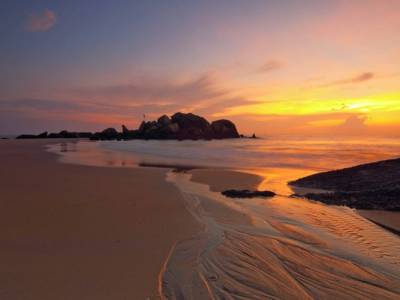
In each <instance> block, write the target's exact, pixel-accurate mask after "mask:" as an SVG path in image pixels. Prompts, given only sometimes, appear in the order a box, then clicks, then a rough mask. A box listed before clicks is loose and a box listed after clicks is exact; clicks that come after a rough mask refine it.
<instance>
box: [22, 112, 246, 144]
mask: <svg viewBox="0 0 400 300" xmlns="http://www.w3.org/2000/svg"><path fill="white" fill-rule="evenodd" d="M239 137H240V135H239V133H238V131H237V129H236V126H235V124H234V123H233V122H231V121H229V120H225V119H223V120H217V121H214V122H212V123H211V124H210V123H209V122H208V121H207V120H206V119H205V118H203V117H201V116H198V115H195V114H192V113H181V112H177V113H175V114H174V115H172V116H171V117H168V116H167V115H163V116H161V117H159V118H158V119H157V121H143V122H142V123H141V124H140V126H139V128H138V129H136V130H130V129H128V128H127V127H126V126H125V125H122V132H118V131H117V130H116V129H115V128H107V129H104V130H103V131H101V132H96V133H90V132H69V131H66V130H63V131H61V132H59V133H50V134H48V133H47V132H43V133H41V134H39V135H27V134H24V135H20V136H18V137H17V138H19V139H27V138H90V139H92V140H131V139H146V140H148V139H169V140H188V139H191V140H198V139H205V140H210V139H227V138H239Z"/></svg>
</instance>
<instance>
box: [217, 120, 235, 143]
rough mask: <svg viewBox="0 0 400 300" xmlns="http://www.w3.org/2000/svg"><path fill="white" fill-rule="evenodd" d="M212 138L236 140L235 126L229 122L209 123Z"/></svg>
mask: <svg viewBox="0 0 400 300" xmlns="http://www.w3.org/2000/svg"><path fill="white" fill-rule="evenodd" d="M211 129H212V131H213V136H214V138H217V139H227V138H238V137H239V133H238V132H237V130H236V126H235V124H233V123H232V122H231V121H229V120H218V121H214V122H212V123H211Z"/></svg>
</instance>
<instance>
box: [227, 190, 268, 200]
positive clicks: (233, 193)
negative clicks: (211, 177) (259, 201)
mask: <svg viewBox="0 0 400 300" xmlns="http://www.w3.org/2000/svg"><path fill="white" fill-rule="evenodd" d="M221 194H222V195H224V196H226V197H229V198H255V197H273V196H275V193H274V192H271V191H250V190H226V191H223V192H221Z"/></svg>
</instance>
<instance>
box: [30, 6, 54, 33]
mask: <svg viewBox="0 0 400 300" xmlns="http://www.w3.org/2000/svg"><path fill="white" fill-rule="evenodd" d="M56 22H57V15H56V14H55V12H53V11H51V10H50V9H45V10H44V11H43V12H41V13H32V14H31V15H30V16H29V18H28V20H27V22H26V26H25V29H26V30H27V31H30V32H36V31H47V30H49V29H51V28H52V27H53V26H54V25H55V24H56Z"/></svg>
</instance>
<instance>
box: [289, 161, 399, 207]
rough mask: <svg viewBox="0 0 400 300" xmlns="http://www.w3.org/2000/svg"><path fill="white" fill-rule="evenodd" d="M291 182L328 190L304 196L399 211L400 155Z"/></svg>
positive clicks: (337, 203)
mask: <svg viewBox="0 0 400 300" xmlns="http://www.w3.org/2000/svg"><path fill="white" fill-rule="evenodd" d="M289 184H290V185H292V186H294V187H305V188H314V189H322V190H326V191H327V192H323V193H307V194H305V195H304V197H306V198H309V199H313V200H317V201H320V202H324V203H326V204H335V205H346V206H349V207H353V208H359V209H381V210H396V211H399V210H400V197H399V195H400V158H398V159H391V160H384V161H379V162H374V163H369V164H364V165H359V166H355V167H351V168H346V169H342V170H335V171H329V172H323V173H318V174H314V175H311V176H307V177H304V178H300V179H298V180H295V181H292V182H289ZM328 191H329V192H328ZM295 196H298V195H295Z"/></svg>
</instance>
